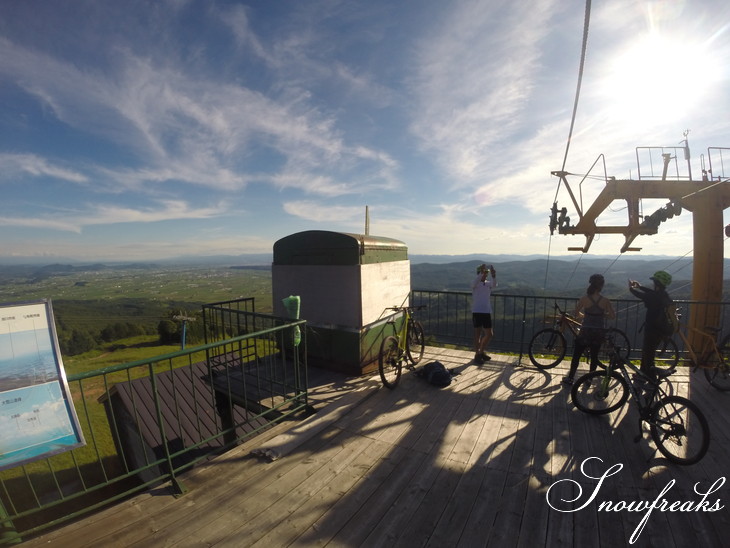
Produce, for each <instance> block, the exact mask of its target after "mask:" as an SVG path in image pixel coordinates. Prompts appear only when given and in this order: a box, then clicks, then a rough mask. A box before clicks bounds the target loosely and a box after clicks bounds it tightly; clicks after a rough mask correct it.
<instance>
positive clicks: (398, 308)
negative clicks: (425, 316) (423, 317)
mask: <svg viewBox="0 0 730 548" xmlns="http://www.w3.org/2000/svg"><path fill="white" fill-rule="evenodd" d="M424 308H426V305H425V304H419V305H418V306H388V307H386V310H395V311H396V312H397V311H400V310H423V309H424Z"/></svg>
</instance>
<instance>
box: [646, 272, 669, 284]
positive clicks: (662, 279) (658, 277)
mask: <svg viewBox="0 0 730 548" xmlns="http://www.w3.org/2000/svg"><path fill="white" fill-rule="evenodd" d="M649 279H650V280H654V281H655V282H657V283H658V284H661V285H662V286H664V287H669V284H671V283H672V275H671V274H669V273H668V272H664V271H663V270H659V271H657V272H654V275H653V276H652V277H651V278H649Z"/></svg>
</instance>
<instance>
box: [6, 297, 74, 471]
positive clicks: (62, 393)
mask: <svg viewBox="0 0 730 548" xmlns="http://www.w3.org/2000/svg"><path fill="white" fill-rule="evenodd" d="M82 445H84V439H83V434H82V432H81V428H79V423H78V418H77V417H76V411H75V409H74V406H73V401H72V399H71V395H70V393H69V390H68V384H67V382H66V374H65V372H64V369H63V362H62V360H61V352H60V351H59V348H58V338H57V336H56V329H55V324H54V322H53V310H52V308H51V302H50V300H43V301H38V302H31V303H19V304H0V470H4V469H6V468H11V467H13V466H18V465H21V464H26V463H28V462H32V461H35V460H39V459H42V458H45V457H49V456H52V455H55V454H58V453H62V452H64V451H69V450H71V449H73V448H75V447H80V446H82Z"/></svg>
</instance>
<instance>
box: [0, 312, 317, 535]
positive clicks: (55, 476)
mask: <svg viewBox="0 0 730 548" xmlns="http://www.w3.org/2000/svg"><path fill="white" fill-rule="evenodd" d="M252 309H253V302H252V301H251V302H250V303H243V302H231V303H217V304H216V305H209V306H208V307H207V309H206V310H205V312H206V314H208V316H207V319H206V321H207V324H206V327H207V329H208V334H209V335H210V336H211V337H215V336H220V335H223V334H227V335H231V336H230V337H229V338H227V339H225V340H217V341H215V342H209V343H207V344H204V345H202V346H198V347H194V348H188V349H185V350H180V351H178V352H174V353H171V354H166V355H162V356H157V357H154V358H151V359H149V360H141V361H136V362H130V363H124V364H120V365H117V366H113V367H108V368H105V369H100V370H95V371H88V372H77V373H73V374H68V376H67V381H68V385H69V391H70V394H71V396H72V398H73V404H74V407H75V409H76V413H77V415H78V418H79V422H80V424H81V428H82V430H83V434H84V439H85V440H86V445H85V446H83V447H79V448H77V449H73V450H71V451H68V452H65V453H62V454H59V455H55V456H52V457H49V458H45V459H43V460H39V461H36V462H32V463H30V464H25V465H22V466H18V467H15V468H10V469H7V470H4V471H2V472H0V503H1V504H0V544H12V543H16V542H18V541H19V540H20V539H21V538H23V537H28V536H32V535H35V534H38V533H40V532H42V531H44V530H46V529H48V528H50V527H54V526H57V525H59V524H62V523H65V522H67V521H70V520H72V519H75V518H77V517H80V516H82V515H85V514H87V513H89V512H91V511H93V510H95V509H98V508H101V507H103V506H106V505H108V504H110V503H112V502H115V501H118V500H121V499H123V498H126V497H129V496H131V495H133V494H136V493H139V492H141V491H143V490H145V489H148V488H150V487H153V486H156V485H160V484H161V483H164V482H170V484H171V486H172V488H173V490H174V492H175V493H176V494H178V495H179V494H182V493H184V491H185V486H184V485H183V483H182V482H181V481H180V480H179V476H180V474H181V473H182V472H184V471H186V470H188V469H190V468H191V467H193V466H194V465H195V464H196V463H199V462H200V461H202V460H205V459H208V458H209V457H210V456H211V455H212V454H217V453H220V452H222V451H225V450H226V449H229V448H230V447H232V446H233V445H235V444H237V443H239V442H241V441H242V440H245V439H248V438H250V437H252V436H254V435H256V434H258V433H260V432H262V431H264V430H266V429H268V428H270V427H271V426H272V425H273V424H275V423H278V422H280V421H282V420H284V419H286V418H288V417H294V416H298V415H299V414H301V413H303V412H308V411H309V409H308V401H307V378H306V357H305V356H306V354H305V352H299V351H296V350H297V349H296V348H295V347H294V346H293V345H292V340H293V333H294V330H295V329H298V328H300V327H301V326H303V325H304V324H305V322H304V321H303V320H298V321H291V320H286V319H282V318H276V317H273V316H266V315H261V314H255V313H253V312H252ZM233 326H237V328H238V332H236V333H234V332H232V331H231V330H232V329H233ZM242 326H247V328H246V329H244V328H243V327H242ZM254 326H255V330H253V329H249V328H253V327H254ZM301 331H302V332H304V331H305V330H304V329H302V330H301ZM301 345H302V346H304V345H306V340H302V342H301Z"/></svg>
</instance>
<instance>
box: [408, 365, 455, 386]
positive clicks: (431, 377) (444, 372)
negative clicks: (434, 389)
mask: <svg viewBox="0 0 730 548" xmlns="http://www.w3.org/2000/svg"><path fill="white" fill-rule="evenodd" d="M416 374H417V375H418V376H419V377H421V378H422V379H426V380H427V381H428V382H429V383H430V384H432V385H434V386H438V387H439V388H443V387H444V386H449V385H450V384H451V373H450V372H449V370H448V369H446V367H445V366H444V364H442V363H441V362H429V363H427V364H426V365H424V366H423V367H422V368H421V369H420V370H419V371H418V372H417V373H416Z"/></svg>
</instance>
